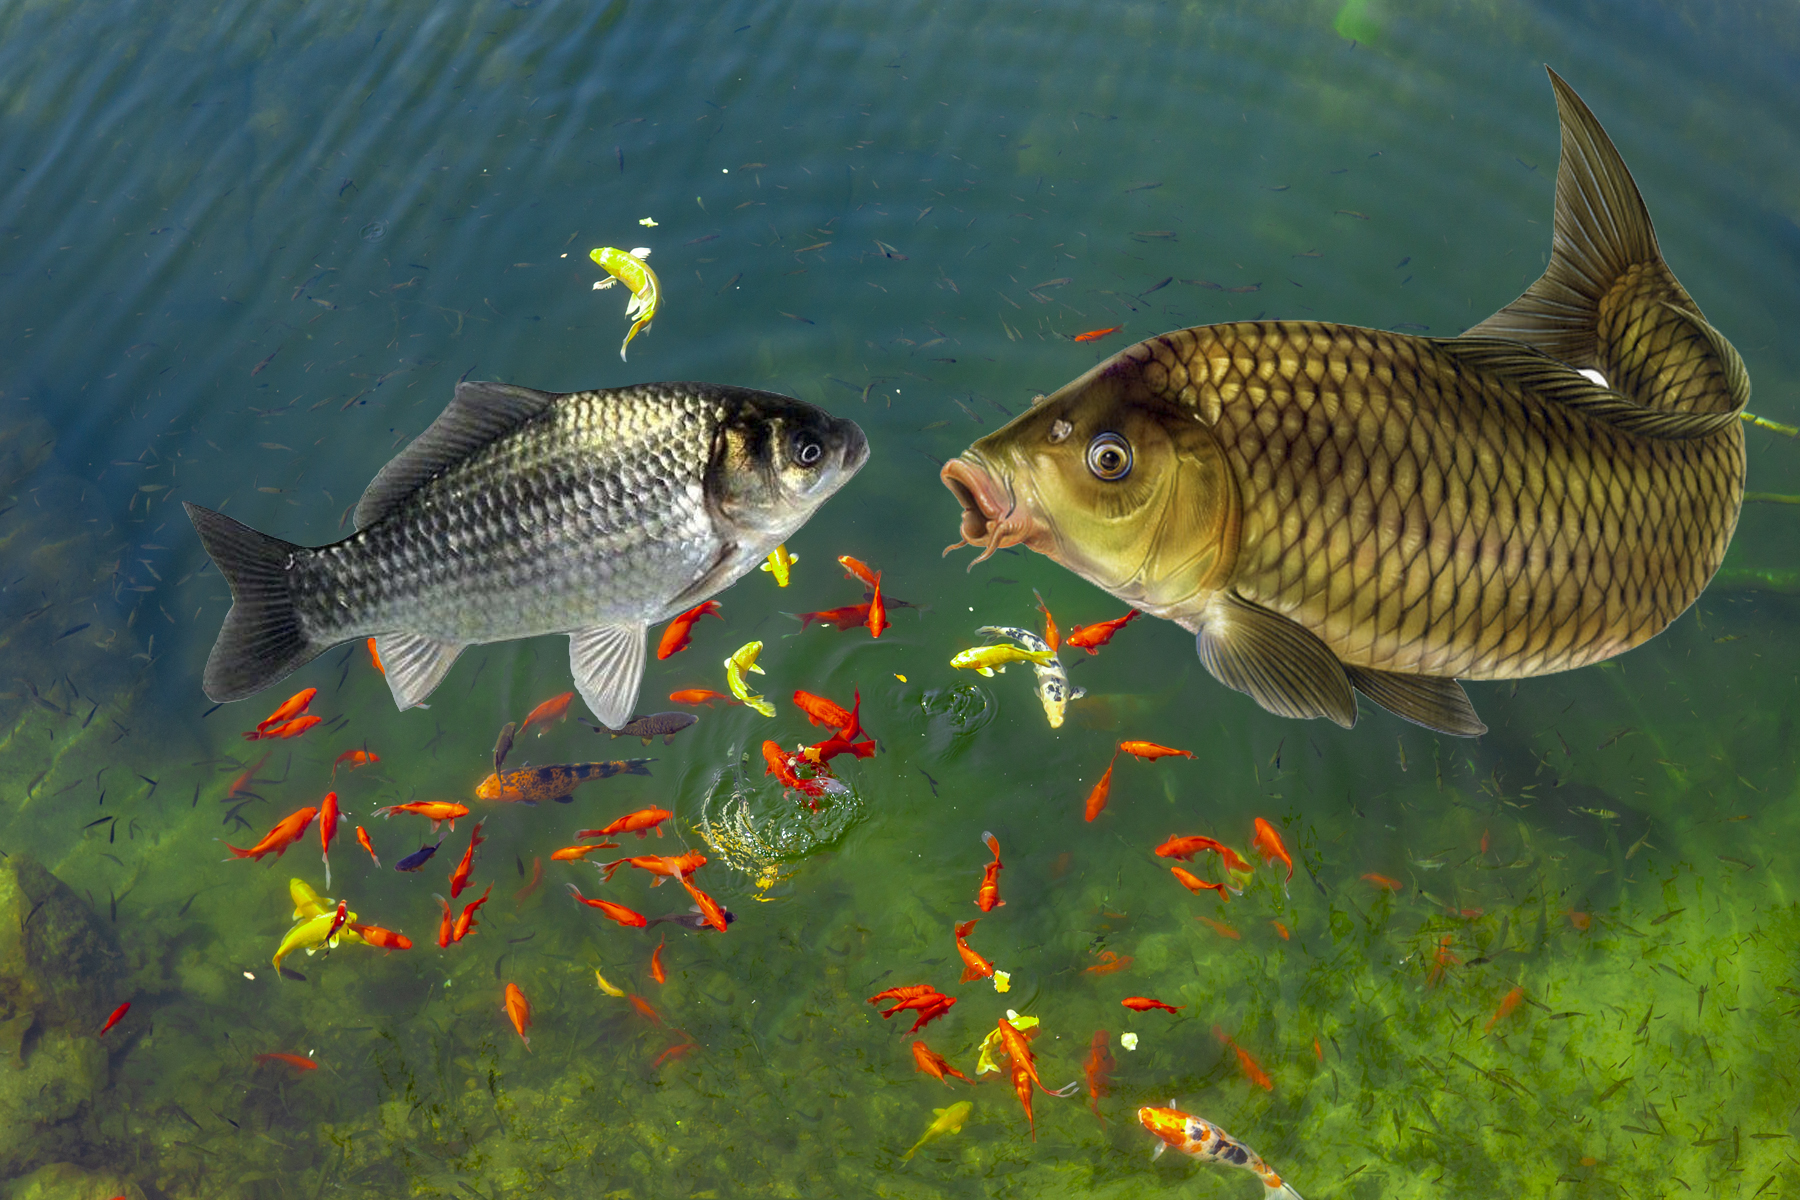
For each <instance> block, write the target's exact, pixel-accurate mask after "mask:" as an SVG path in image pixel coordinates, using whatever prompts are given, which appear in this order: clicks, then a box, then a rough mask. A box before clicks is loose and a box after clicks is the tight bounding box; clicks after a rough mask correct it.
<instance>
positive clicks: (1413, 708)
mask: <svg viewBox="0 0 1800 1200" xmlns="http://www.w3.org/2000/svg"><path fill="white" fill-rule="evenodd" d="M1344 671H1345V673H1346V674H1348V675H1349V676H1350V683H1351V685H1352V686H1353V687H1355V688H1356V690H1357V691H1359V692H1361V693H1362V694H1363V695H1365V696H1367V697H1368V698H1369V699H1371V700H1373V701H1374V702H1375V703H1377V704H1379V705H1381V707H1383V708H1385V709H1387V710H1388V711H1389V712H1391V713H1393V714H1394V715H1395V716H1396V717H1401V718H1404V719H1405V720H1408V721H1411V722H1412V723H1413V724H1415V725H1423V726H1424V727H1425V728H1427V729H1430V730H1433V731H1434V732H1437V733H1447V734H1449V735H1450V736H1451V737H1480V736H1481V735H1482V734H1484V733H1486V732H1487V726H1486V725H1484V724H1482V721H1481V718H1480V717H1478V716H1476V715H1475V706H1474V705H1473V704H1470V703H1469V696H1468V693H1467V692H1464V691H1463V689H1462V684H1460V683H1458V682H1456V680H1454V679H1443V678H1440V677H1438V676H1435V675H1398V674H1395V673H1394V672H1392V671H1371V670H1369V669H1367V668H1366V667H1345V668H1344Z"/></svg>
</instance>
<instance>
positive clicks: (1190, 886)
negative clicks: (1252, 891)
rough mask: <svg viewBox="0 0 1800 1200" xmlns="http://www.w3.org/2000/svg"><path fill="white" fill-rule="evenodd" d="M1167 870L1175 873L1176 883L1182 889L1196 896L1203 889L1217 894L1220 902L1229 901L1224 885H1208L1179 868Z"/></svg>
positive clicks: (1229, 897) (1228, 894) (1229, 896)
mask: <svg viewBox="0 0 1800 1200" xmlns="http://www.w3.org/2000/svg"><path fill="white" fill-rule="evenodd" d="M1169 870H1171V871H1173V872H1174V873H1175V879H1176V882H1178V883H1180V884H1181V886H1182V887H1184V888H1186V889H1187V890H1188V891H1190V892H1192V893H1194V894H1195V895H1196V896H1198V895H1199V894H1200V892H1201V890H1202V889H1205V890H1207V891H1214V892H1217V893H1219V899H1221V900H1224V901H1226V902H1229V901H1230V900H1231V895H1230V893H1229V892H1227V891H1226V890H1225V885H1224V884H1222V883H1208V882H1207V881H1206V880H1204V879H1201V878H1200V877H1199V876H1197V875H1195V874H1193V873H1192V872H1190V871H1184V870H1182V869H1181V868H1180V867H1170V868H1169Z"/></svg>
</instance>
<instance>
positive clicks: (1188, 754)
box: [1119, 742, 1194, 762]
mask: <svg viewBox="0 0 1800 1200" xmlns="http://www.w3.org/2000/svg"><path fill="white" fill-rule="evenodd" d="M1119 749H1121V750H1123V751H1124V752H1125V753H1127V754H1130V755H1133V756H1135V757H1137V758H1141V759H1143V760H1144V761H1145V762H1155V761H1156V760H1157V759H1159V758H1192V757H1194V752H1193V751H1192V750H1176V749H1174V748H1173V747H1170V746H1159V745H1157V744H1156V743H1155V742H1120V743H1119Z"/></svg>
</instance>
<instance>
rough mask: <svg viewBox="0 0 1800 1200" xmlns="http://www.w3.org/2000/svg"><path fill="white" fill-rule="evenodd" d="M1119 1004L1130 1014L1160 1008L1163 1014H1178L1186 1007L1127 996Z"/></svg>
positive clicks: (1143, 997) (1148, 998)
mask: <svg viewBox="0 0 1800 1200" xmlns="http://www.w3.org/2000/svg"><path fill="white" fill-rule="evenodd" d="M1119 1003H1120V1004H1123V1005H1124V1006H1125V1007H1126V1008H1129V1009H1130V1010H1131V1011H1132V1012H1149V1011H1150V1010H1151V1009H1153V1008H1160V1009H1162V1010H1163V1011H1164V1012H1180V1011H1181V1010H1182V1009H1184V1008H1186V1007H1187V1005H1185V1004H1164V1003H1163V1002H1162V1001H1161V1000H1152V999H1151V998H1150V997H1148V996H1127V997H1125V998H1124V999H1123V1000H1121V1001H1119Z"/></svg>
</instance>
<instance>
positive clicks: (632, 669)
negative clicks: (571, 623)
mask: <svg viewBox="0 0 1800 1200" xmlns="http://www.w3.org/2000/svg"><path fill="white" fill-rule="evenodd" d="M644 638H645V628H644V623H643V622H642V621H620V622H617V623H615V624H612V625H595V626H594V627H593V628H591V629H577V630H575V631H574V632H573V633H571V634H569V670H570V672H571V673H572V674H573V675H574V676H575V690H576V691H578V692H580V693H581V698H582V700H583V701H584V702H585V703H586V704H587V706H588V711H589V712H591V713H593V714H594V719H595V720H596V721H598V722H600V723H601V724H602V725H605V726H607V727H608V728H611V729H617V728H619V727H620V726H622V725H624V724H625V722H627V721H629V720H631V710H632V708H634V707H635V706H636V705H637V698H638V684H639V683H641V682H642V681H643V678H644Z"/></svg>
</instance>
